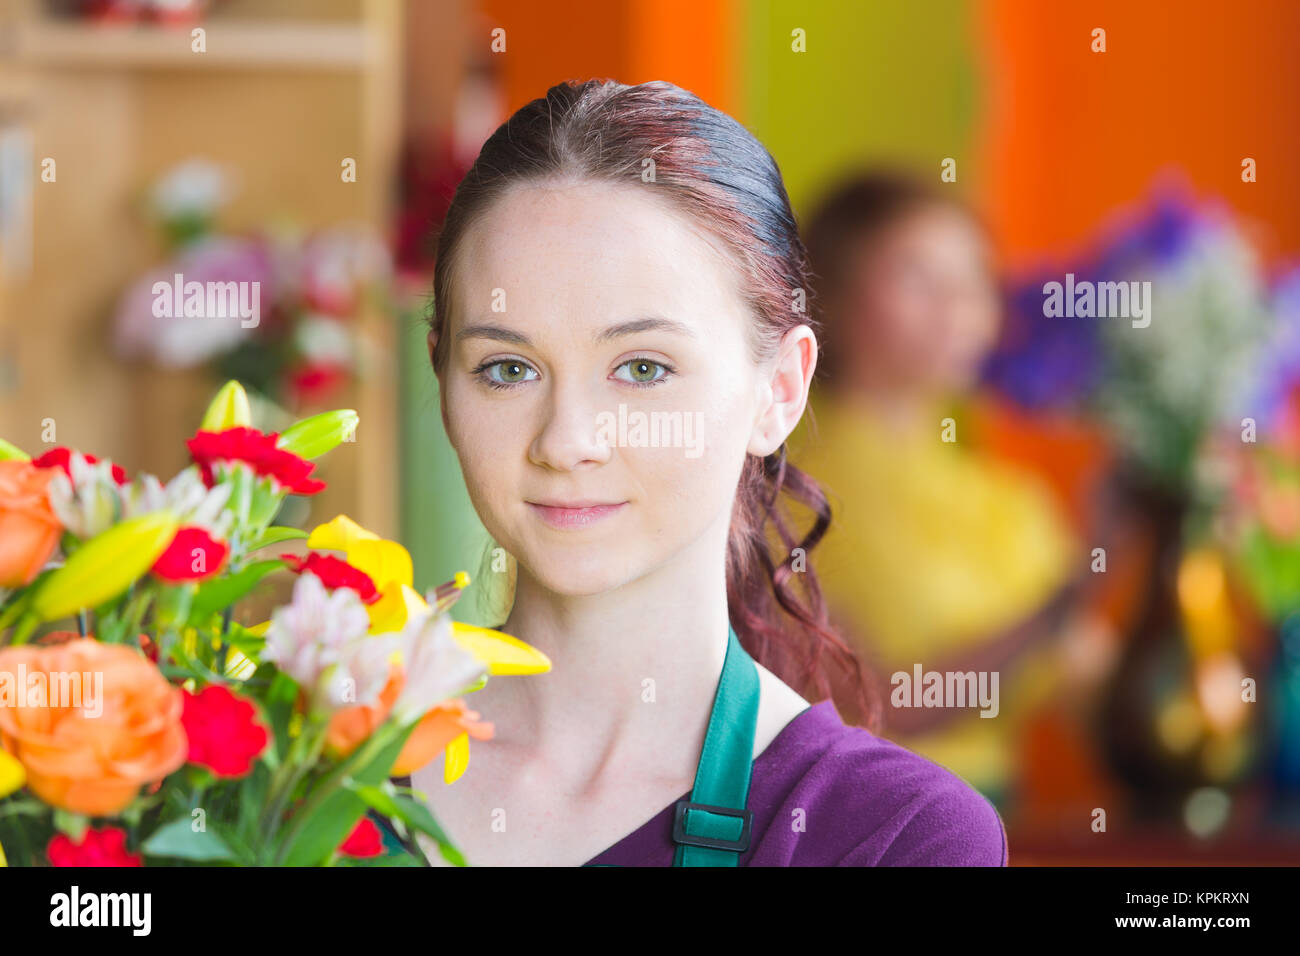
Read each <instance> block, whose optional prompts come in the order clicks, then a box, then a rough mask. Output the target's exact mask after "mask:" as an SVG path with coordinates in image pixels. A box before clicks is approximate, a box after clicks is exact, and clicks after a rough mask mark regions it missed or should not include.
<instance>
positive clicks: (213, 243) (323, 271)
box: [113, 159, 392, 409]
mask: <svg viewBox="0 0 1300 956" xmlns="http://www.w3.org/2000/svg"><path fill="white" fill-rule="evenodd" d="M234 189H235V187H234V184H233V178H232V176H231V175H230V173H229V172H227V171H226V170H224V169H223V168H221V167H219V166H216V165H215V164H213V163H209V162H206V161H204V160H200V159H195V160H190V161H188V162H185V163H182V164H180V165H179V166H177V167H176V168H175V169H173V170H172V171H170V172H169V173H168V174H167V175H166V176H164V177H163V178H162V179H161V180H160V181H159V182H157V183H156V184H155V185H154V186H153V188H152V189H151V190H150V192H149V196H148V214H149V216H150V218H152V219H153V220H155V221H156V222H157V223H158V224H159V226H160V227H161V229H162V231H163V233H164V234H165V236H166V237H167V243H168V247H169V251H170V253H171V255H170V258H169V259H168V260H167V261H166V262H164V263H162V264H161V265H159V266H158V267H156V268H153V269H150V270H149V271H148V272H147V273H146V274H144V275H142V276H141V277H140V278H139V279H138V280H136V281H135V282H134V283H132V285H131V286H130V287H129V288H128V289H127V290H126V292H125V294H124V295H123V297H122V299H121V302H120V303H119V305H118V308H117V313H116V315H115V317H114V328H113V342H114V348H115V350H116V351H117V353H118V354H119V355H120V356H121V357H123V358H128V359H146V360H148V361H150V362H152V363H154V364H156V365H158V366H160V367H163V368H171V369H189V368H194V367H196V366H200V365H208V366H209V367H211V368H212V369H213V371H214V372H215V373H216V375H217V377H218V379H219V380H222V379H228V378H234V379H238V380H239V381H241V382H242V383H244V385H245V386H246V387H248V388H249V389H250V390H252V391H253V392H255V393H256V394H258V395H261V396H263V397H264V398H267V399H270V400H271V401H274V402H278V403H280V404H283V405H287V406H289V407H290V408H295V409H297V408H302V407H305V406H309V405H315V406H317V407H319V406H320V404H322V403H324V402H327V401H329V400H330V399H331V397H332V395H333V394H334V393H335V392H337V390H338V389H339V388H341V387H342V386H343V385H345V384H346V383H347V382H348V381H349V380H350V379H351V377H352V376H354V375H355V374H358V373H360V372H361V370H362V369H361V367H360V363H359V362H358V360H357V358H356V356H357V355H358V354H359V353H360V354H364V350H363V349H362V346H364V344H365V342H364V340H362V339H360V338H359V335H358V330H357V322H356V320H357V318H358V316H359V315H361V314H362V312H363V309H364V308H365V307H366V303H367V301H374V302H380V303H382V305H381V307H387V299H388V296H389V291H390V288H389V287H390V285H391V279H392V261H391V257H390V255H389V253H388V251H387V249H386V248H385V246H384V244H383V242H382V241H381V240H380V239H379V238H378V237H377V236H375V235H373V234H372V233H371V232H370V231H369V230H368V229H366V228H364V227H361V226H357V225H346V224H339V225H335V226H333V227H331V228H328V229H319V230H315V231H312V232H310V233H305V234H304V233H301V232H299V231H298V230H293V229H286V228H283V227H277V228H268V229H262V230H258V231H256V232H253V233H250V234H247V235H242V234H241V235H234V234H228V233H223V232H221V231H219V230H218V229H217V227H216V219H217V214H218V212H219V211H220V209H221V207H222V206H223V205H224V204H225V203H226V202H227V201H228V200H229V198H230V196H231V195H232V194H233V192H234Z"/></svg>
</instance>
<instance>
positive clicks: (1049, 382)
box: [983, 265, 1099, 409]
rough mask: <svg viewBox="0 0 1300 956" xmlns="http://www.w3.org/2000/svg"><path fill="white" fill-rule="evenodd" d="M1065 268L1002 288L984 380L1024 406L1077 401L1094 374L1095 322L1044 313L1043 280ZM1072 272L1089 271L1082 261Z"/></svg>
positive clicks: (1057, 277)
mask: <svg viewBox="0 0 1300 956" xmlns="http://www.w3.org/2000/svg"><path fill="white" fill-rule="evenodd" d="M1067 271H1071V270H1070V269H1068V268H1065V269H1061V270H1059V271H1054V272H1049V271H1046V270H1042V271H1038V272H1035V273H1033V274H1032V276H1031V277H1029V278H1025V279H1020V280H1017V281H1013V282H1012V283H1010V284H1009V285H1008V287H1007V289H1006V292H1005V301H1006V313H1005V317H1004V320H1003V325H1002V332H1001V335H1000V337H999V341H998V344H997V346H996V347H995V348H994V350H993V351H992V352H991V353H990V354H989V356H988V358H987V359H986V360H985V364H984V371H983V381H984V382H985V383H986V384H988V385H990V386H992V387H993V388H994V389H996V390H997V391H999V392H1001V393H1002V394H1003V395H1005V396H1006V397H1007V398H1009V399H1011V400H1012V401H1013V402H1015V403H1016V404H1018V405H1020V406H1021V407H1023V408H1029V409H1034V408H1043V407H1059V406H1062V405H1072V404H1075V403H1077V402H1079V401H1081V400H1082V399H1083V398H1084V397H1085V396H1086V395H1087V394H1088V393H1089V391H1090V390H1091V389H1092V386H1093V383H1094V381H1095V380H1096V377H1097V372H1098V363H1099V354H1098V346H1097V326H1096V323H1095V322H1091V321H1089V320H1086V319H1082V320H1070V319H1065V320H1063V319H1060V318H1051V317H1048V316H1045V315H1044V314H1043V302H1044V293H1043V286H1044V284H1046V283H1047V282H1051V281H1060V279H1061V277H1062V276H1063V275H1064V274H1065V273H1066V272H1067ZM1073 271H1074V273H1075V275H1076V276H1078V277H1080V278H1082V277H1083V275H1084V274H1086V273H1088V272H1089V271H1090V269H1089V267H1087V266H1086V265H1080V266H1076V267H1074V269H1073Z"/></svg>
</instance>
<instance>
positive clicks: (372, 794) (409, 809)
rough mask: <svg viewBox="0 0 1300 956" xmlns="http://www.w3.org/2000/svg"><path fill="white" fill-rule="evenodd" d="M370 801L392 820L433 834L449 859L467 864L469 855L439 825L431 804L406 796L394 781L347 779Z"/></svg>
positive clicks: (365, 799) (350, 788)
mask: <svg viewBox="0 0 1300 956" xmlns="http://www.w3.org/2000/svg"><path fill="white" fill-rule="evenodd" d="M344 785H345V786H347V787H348V789H349V790H351V791H352V792H353V793H355V794H356V795H357V796H359V797H360V798H361V799H362V800H364V801H365V802H366V805H367V806H369V807H371V808H372V809H374V810H378V811H379V812H380V813H382V814H383V815H384V816H386V817H388V818H389V819H390V820H392V819H397V820H401V821H402V822H403V823H405V824H406V825H407V826H408V827H410V828H411V829H413V830H418V831H419V832H420V833H423V834H425V835H426V836H431V837H433V838H434V839H435V840H437V841H438V847H439V849H440V851H441V852H442V855H443V857H445V858H446V859H447V860H448V861H449V862H452V863H455V864H456V865H457V866H466V865H467V864H466V862H465V858H464V857H463V856H461V854H460V851H459V850H457V849H456V847H455V846H454V845H453V844H452V842H451V840H449V839H448V838H447V834H446V833H445V832H443V829H442V827H440V826H438V821H437V820H435V819H434V817H433V814H432V813H430V812H429V808H428V806H426V805H425V804H424V803H423V802H422V801H419V800H414V799H412V798H411V797H405V796H402V795H400V794H397V793H395V792H393V788H392V785H391V784H387V783H386V784H384V785H380V786H377V787H376V786H372V785H369V784H358V783H356V782H355V781H347V782H345V784H344Z"/></svg>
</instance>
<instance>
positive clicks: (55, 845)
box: [45, 827, 144, 866]
mask: <svg viewBox="0 0 1300 956" xmlns="http://www.w3.org/2000/svg"><path fill="white" fill-rule="evenodd" d="M45 855H46V856H48V857H49V858H50V863H51V864H52V865H53V866H143V865H144V861H143V860H142V859H141V858H140V857H139V856H137V855H136V854H134V853H127V852H126V831H125V830H119V829H118V828H117V827H104V828H103V829H102V830H94V829H91V828H90V827H87V828H86V832H85V833H84V834H83V835H82V837H81V842H80V843H73V842H72V840H71V839H70V838H69V837H68V836H67V835H66V834H63V833H59V834H57V835H56V836H55V837H54V839H52V840H51V841H50V845H49V846H47V847H46V848H45Z"/></svg>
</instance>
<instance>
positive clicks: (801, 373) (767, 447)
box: [746, 325, 817, 458]
mask: <svg viewBox="0 0 1300 956" xmlns="http://www.w3.org/2000/svg"><path fill="white" fill-rule="evenodd" d="M769 368H770V371H769V372H768V374H767V377H766V378H765V379H764V381H763V382H762V383H761V385H762V397H761V402H760V407H759V413H758V417H757V419H755V421H754V430H753V432H752V433H751V434H750V437H749V447H748V448H747V449H746V450H747V451H748V452H749V453H750V454H751V455H758V456H759V457H760V458H765V457H767V456H768V455H770V454H772V453H773V452H774V451H776V450H777V449H778V448H780V447H781V443H782V442H784V441H785V440H786V438H787V437H789V435H790V433H791V432H792V431H794V429H795V426H796V425H798V424H799V419H800V418H802V417H803V411H804V407H805V406H806V405H807V404H808V389H809V387H811V385H812V377H813V372H815V371H816V369H817V336H816V335H814V334H813V330H812V329H811V328H809V327H808V326H806V325H798V326H795V327H794V328H793V329H791V330H790V331H789V332H787V333H786V334H785V335H784V336H783V337H782V339H781V345H780V348H779V349H778V350H777V353H776V358H775V361H774V363H773V364H772V365H771V366H770V367H769Z"/></svg>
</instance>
